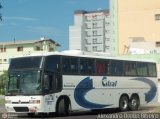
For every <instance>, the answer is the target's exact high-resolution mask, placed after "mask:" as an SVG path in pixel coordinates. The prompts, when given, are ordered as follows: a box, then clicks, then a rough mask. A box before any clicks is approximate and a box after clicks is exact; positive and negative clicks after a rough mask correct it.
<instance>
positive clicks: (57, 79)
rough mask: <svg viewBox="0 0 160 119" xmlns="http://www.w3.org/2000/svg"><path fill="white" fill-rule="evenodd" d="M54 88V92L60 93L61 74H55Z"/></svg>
mask: <svg viewBox="0 0 160 119" xmlns="http://www.w3.org/2000/svg"><path fill="white" fill-rule="evenodd" d="M54 84H55V85H54V86H55V90H54V92H60V91H61V90H62V75H61V74H57V75H56V76H55V78H54Z"/></svg>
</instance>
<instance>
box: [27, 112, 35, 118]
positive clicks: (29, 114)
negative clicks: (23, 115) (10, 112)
mask: <svg viewBox="0 0 160 119" xmlns="http://www.w3.org/2000/svg"><path fill="white" fill-rule="evenodd" d="M27 115H28V116H29V117H34V116H35V113H27Z"/></svg>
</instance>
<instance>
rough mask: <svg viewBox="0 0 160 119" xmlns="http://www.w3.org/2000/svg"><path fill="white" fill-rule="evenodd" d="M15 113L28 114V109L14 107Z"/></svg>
mask: <svg viewBox="0 0 160 119" xmlns="http://www.w3.org/2000/svg"><path fill="white" fill-rule="evenodd" d="M14 110H15V111H16V112H29V109H28V107H14Z"/></svg>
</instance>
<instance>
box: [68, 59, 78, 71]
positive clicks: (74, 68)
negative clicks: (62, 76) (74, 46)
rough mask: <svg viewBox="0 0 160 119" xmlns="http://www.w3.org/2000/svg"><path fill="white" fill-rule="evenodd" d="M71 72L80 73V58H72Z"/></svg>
mask: <svg viewBox="0 0 160 119" xmlns="http://www.w3.org/2000/svg"><path fill="white" fill-rule="evenodd" d="M70 61H71V64H70V65H71V72H72V73H75V74H78V58H71V59H70Z"/></svg>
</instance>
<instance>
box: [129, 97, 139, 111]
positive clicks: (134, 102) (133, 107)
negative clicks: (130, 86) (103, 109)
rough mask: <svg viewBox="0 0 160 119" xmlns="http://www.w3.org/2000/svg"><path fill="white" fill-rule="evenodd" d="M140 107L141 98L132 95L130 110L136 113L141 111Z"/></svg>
mask: <svg viewBox="0 0 160 119" xmlns="http://www.w3.org/2000/svg"><path fill="white" fill-rule="evenodd" d="M139 106H140V101H139V97H138V96H137V95H132V96H131V98H130V100H129V109H130V110H131V111H136V110H138V109H139Z"/></svg>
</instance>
